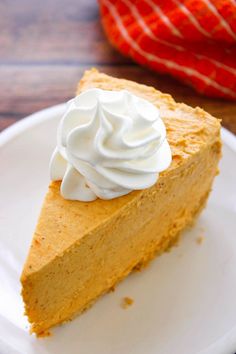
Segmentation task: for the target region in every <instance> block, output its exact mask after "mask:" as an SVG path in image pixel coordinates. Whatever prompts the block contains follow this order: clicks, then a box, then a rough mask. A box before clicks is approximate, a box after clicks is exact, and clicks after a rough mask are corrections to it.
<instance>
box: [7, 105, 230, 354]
mask: <svg viewBox="0 0 236 354" xmlns="http://www.w3.org/2000/svg"><path fill="white" fill-rule="evenodd" d="M65 107H66V103H61V104H58V105H54V106H51V107H48V108H45V109H42V110H39V111H36V112H35V113H33V114H30V115H28V116H26V117H24V118H22V119H21V120H20V121H17V122H15V123H13V124H12V125H11V126H9V127H7V128H5V129H4V130H3V131H1V132H0V148H2V147H4V146H5V145H6V144H7V143H9V142H10V141H11V140H13V139H15V138H17V137H18V136H19V135H21V134H23V133H24V132H25V131H26V130H28V129H31V128H32V127H34V126H36V125H38V124H41V123H42V122H45V121H47V120H51V119H53V118H55V116H57V115H61V114H62V113H63V110H65ZM221 137H222V141H223V142H224V144H226V145H227V147H229V148H230V149H231V150H232V151H233V152H234V153H236V136H235V135H234V134H233V133H231V132H230V131H229V130H228V129H226V128H224V127H222V128H221ZM235 338H236V326H235V327H233V328H232V329H231V330H230V331H229V332H226V333H225V334H224V335H223V336H222V337H221V338H219V339H218V340H217V341H215V342H213V343H212V344H211V345H210V346H208V347H207V348H206V349H204V350H202V351H200V352H198V354H217V353H218V354H223V353H224V350H227V349H229V350H235V351H236V339H235ZM232 346H235V348H233V347H232Z"/></svg>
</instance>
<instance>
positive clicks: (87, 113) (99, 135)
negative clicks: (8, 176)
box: [50, 88, 171, 202]
mask: <svg viewBox="0 0 236 354" xmlns="http://www.w3.org/2000/svg"><path fill="white" fill-rule="evenodd" d="M170 163H171V150H170V147H169V144H168V142H167V139H166V129H165V126H164V123H163V121H162V120H161V118H160V112H159V110H158V109H157V108H156V107H155V106H154V105H153V104H151V103H150V102H148V101H146V100H144V99H142V98H140V97H137V96H136V95H134V94H132V93H131V92H129V91H126V90H122V91H105V90H101V89H97V88H93V89H89V90H87V91H84V92H83V93H81V94H80V95H79V96H77V97H75V98H74V99H72V100H71V101H69V102H68V106H67V109H66V112H65V114H64V116H63V117H62V120H61V122H60V124H59V127H58V134H57V147H56V149H55V151H54V153H53V155H52V158H51V162H50V175H51V179H52V180H62V183H61V195H62V196H63V197H64V198H65V199H70V200H80V201H86V202H88V201H93V200H95V199H96V198H97V197H99V198H101V199H113V198H116V197H120V196H122V195H125V194H128V193H130V192H131V191H133V190H139V189H145V188H149V187H151V186H152V185H153V184H155V183H156V181H157V179H158V174H159V172H161V171H163V170H165V169H167V167H168V166H169V165H170Z"/></svg>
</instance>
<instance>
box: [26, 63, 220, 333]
mask: <svg viewBox="0 0 236 354" xmlns="http://www.w3.org/2000/svg"><path fill="white" fill-rule="evenodd" d="M89 88H101V89H104V90H123V89H125V90H128V91H130V92H132V93H134V94H135V95H137V96H140V97H142V98H144V99H146V100H148V101H150V102H151V103H153V104H154V105H155V106H156V107H158V108H159V109H160V115H161V117H162V119H163V121H164V123H165V126H166V130H167V139H168V142H169V144H170V147H171V151H172V163H171V165H170V167H169V168H168V169H167V170H165V171H164V172H161V173H160V176H159V179H158V180H157V182H156V184H154V185H153V186H152V187H150V188H148V189H144V190H139V191H133V192H131V193H129V194H127V195H125V196H122V197H119V198H115V199H112V200H101V199H96V200H95V201H93V202H80V201H72V200H65V199H64V198H63V197H62V196H61V194H60V182H51V184H50V186H49V190H48V192H47V194H46V196H45V200H44V203H43V206H42V211H41V214H40V216H39V220H38V225H37V227H36V230H35V234H34V236H33V240H32V244H31V247H30V250H29V254H28V257H27V260H26V263H25V265H24V269H23V272H22V276H21V282H22V296H23V299H24V303H25V313H26V315H27V316H28V319H29V322H30V323H31V331H32V332H35V333H36V334H37V335H42V334H44V333H45V332H46V331H47V330H48V329H49V328H51V327H52V326H55V325H57V324H60V323H63V322H65V321H68V320H70V319H71V318H73V317H74V316H75V315H77V314H79V313H81V312H82V311H84V310H85V309H87V308H88V307H90V306H91V304H92V303H93V302H94V301H95V300H96V299H97V298H98V297H99V296H100V295H101V294H104V293H106V292H107V291H109V290H110V289H112V288H113V287H114V286H115V285H116V284H117V283H118V282H119V281H120V280H122V279H123V278H124V277H126V276H127V275H128V274H129V273H130V272H131V271H132V270H133V269H135V268H140V267H142V266H143V265H144V264H146V263H147V262H148V261H149V260H151V259H152V258H153V257H154V256H155V255H160V254H161V253H162V252H164V251H166V250H167V249H169V248H170V247H171V246H172V245H174V244H175V243H176V242H177V240H178V239H179V236H180V232H181V231H182V230H183V229H184V228H186V226H188V225H191V224H192V223H193V221H194V219H195V217H196V216H197V215H198V213H199V212H200V211H201V210H202V208H203V207H204V206H205V204H206V201H207V198H208V196H209V193H210V191H211V188H212V182H213V179H214V177H215V175H216V174H217V172H218V167H217V166H218V162H219V159H220V156H221V141H220V122H219V120H217V119H216V118H214V117H212V116H211V115H210V114H208V113H206V112H205V111H203V110H202V109H200V108H198V107H197V108H191V107H189V106H187V105H185V104H183V103H176V102H175V101H174V100H173V99H172V97H171V96H170V95H168V94H163V93H161V92H160V91H157V90H156V89H154V88H153V87H148V86H145V85H140V84H138V83H136V82H132V81H128V80H123V79H117V78H113V77H111V76H108V75H105V74H102V73H99V72H98V71H97V70H96V69H91V70H89V71H86V72H85V74H84V76H83V78H82V79H81V81H80V83H79V85H78V90H77V94H79V93H81V92H82V91H84V90H87V89H89Z"/></svg>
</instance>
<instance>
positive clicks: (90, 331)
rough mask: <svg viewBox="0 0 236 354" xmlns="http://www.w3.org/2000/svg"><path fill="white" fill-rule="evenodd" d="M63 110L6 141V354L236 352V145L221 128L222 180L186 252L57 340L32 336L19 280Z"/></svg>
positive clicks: (0, 183) (127, 283)
mask: <svg viewBox="0 0 236 354" xmlns="http://www.w3.org/2000/svg"><path fill="white" fill-rule="evenodd" d="M63 110H64V105H60V106H56V107H52V108H50V109H47V110H44V111H41V112H38V113H36V114H34V115H32V116H30V117H28V118H26V119H25V120H23V121H21V122H19V123H17V124H15V125H13V126H12V127H11V128H9V129H7V130H6V131H5V132H3V133H2V134H1V135H0V166H1V172H0V190H1V196H0V353H1V354H13V353H14V354H15V353H17V354H19V353H22V354H32V353H37V354H38V353H39V354H46V353H47V354H48V353H55V354H65V353H68V354H75V353H79V354H95V353H96V354H99V353H102V354H108V353H112V354H118V353H119V354H120V353H125V354H126V353H127V354H144V353H145V354H146V353H148V354H154V353H155V354H157V353H160V354H173V353H177V354H195V353H205V354H206V353H212V354H217V353H222V354H231V353H234V352H236V186H235V183H236V182H235V181H236V139H235V138H234V136H233V135H232V134H230V133H229V132H227V131H226V130H224V129H223V130H222V136H223V141H224V149H223V159H222V161H221V174H220V175H219V176H218V177H217V179H216V181H215V184H214V188H213V192H212V194H211V197H210V200H209V202H208V206H207V208H206V209H205V210H204V212H203V213H202V214H201V216H200V218H199V220H198V222H197V224H196V225H195V227H194V228H193V229H192V230H191V231H187V232H186V233H185V235H184V237H183V240H182V242H181V243H180V245H179V246H178V247H176V248H174V249H173V250H172V252H170V253H167V254H165V255H163V256H161V257H159V258H157V259H156V260H154V261H153V262H152V263H151V264H150V266H149V267H148V268H147V269H145V270H143V271H142V272H141V273H135V274H132V275H131V276H129V277H128V278H127V279H126V280H124V281H123V282H122V283H121V284H120V285H119V286H118V287H117V289H116V291H115V292H114V293H110V294H108V295H106V296H103V297H102V298H101V299H100V300H99V301H98V302H97V303H96V304H95V305H94V306H93V307H92V309H90V310H89V311H87V312H86V313H84V314H83V315H82V316H80V317H78V318H77V319H75V320H74V321H72V322H70V323H68V324H66V325H63V326H61V327H58V328H56V329H54V330H53V336H51V337H49V338H46V339H36V338H35V336H30V335H29V334H28V327H29V326H28V323H27V319H26V318H25V317H24V316H23V304H22V300H21V297H20V283H19V277H20V273H21V269H22V266H23V263H24V260H25V257H26V254H27V251H28V247H29V244H30V241H31V237H32V233H33V230H34V227H35V224H36V220H37V217H38V214H39V210H40V206H41V203H42V200H43V196H44V193H45V192H46V190H47V185H48V182H49V178H48V161H49V158H50V155H51V152H52V150H53V147H54V145H55V138H56V126H57V123H58V120H59V117H60V116H61V114H62V112H63ZM203 234H204V237H205V239H204V242H203V243H202V244H201V245H199V244H197V242H196V239H197V238H198V237H199V236H201V235H203ZM124 296H129V297H131V298H133V299H134V304H133V305H132V306H131V307H129V308H128V309H127V310H124V309H122V308H121V306H120V302H121V299H122V298H123V297H124Z"/></svg>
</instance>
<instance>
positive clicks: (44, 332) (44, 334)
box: [37, 330, 52, 338]
mask: <svg viewBox="0 0 236 354" xmlns="http://www.w3.org/2000/svg"><path fill="white" fill-rule="evenodd" d="M51 335H52V333H51V332H50V331H47V330H46V331H42V332H40V333H37V337H38V338H45V337H51Z"/></svg>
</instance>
